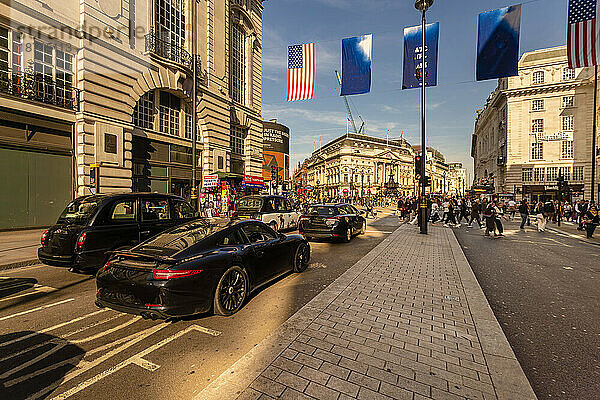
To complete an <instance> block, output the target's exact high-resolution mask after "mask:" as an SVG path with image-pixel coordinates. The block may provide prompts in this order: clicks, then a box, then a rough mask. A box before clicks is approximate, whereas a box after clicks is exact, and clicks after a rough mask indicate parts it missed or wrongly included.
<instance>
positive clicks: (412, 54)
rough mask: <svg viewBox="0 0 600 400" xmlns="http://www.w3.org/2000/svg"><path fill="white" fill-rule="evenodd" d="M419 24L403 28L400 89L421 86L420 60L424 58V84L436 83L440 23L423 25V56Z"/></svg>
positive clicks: (432, 84) (431, 84)
mask: <svg viewBox="0 0 600 400" xmlns="http://www.w3.org/2000/svg"><path fill="white" fill-rule="evenodd" d="M421 31H422V29H421V26H420V25H419V26H411V27H409V28H404V74H403V78H402V89H413V88H418V87H421V82H422V79H421V74H422V64H421V63H422V61H423V58H424V59H425V86H435V85H437V56H438V41H439V36H440V23H439V22H436V23H433V24H428V25H425V57H423V51H422V49H421V47H423V36H422V34H421Z"/></svg>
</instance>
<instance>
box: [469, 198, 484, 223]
mask: <svg viewBox="0 0 600 400" xmlns="http://www.w3.org/2000/svg"><path fill="white" fill-rule="evenodd" d="M480 214H481V201H480V200H479V199H477V200H475V201H473V202H471V219H470V220H469V225H468V227H469V228H472V227H473V220H476V221H477V224H478V225H479V229H483V225H482V224H481V217H480Z"/></svg>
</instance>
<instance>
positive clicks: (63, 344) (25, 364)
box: [0, 342, 67, 379]
mask: <svg viewBox="0 0 600 400" xmlns="http://www.w3.org/2000/svg"><path fill="white" fill-rule="evenodd" d="M66 345H67V342H64V343H60V344H58V345H56V346H54V347H52V348H51V349H50V350H48V351H46V352H44V353H42V354H40V355H39V356H37V357H34V358H32V359H31V360H29V361H27V362H25V363H23V364H20V365H18V366H16V367H14V368H13V369H11V370H8V371H6V372H5V373H3V374H2V375H0V379H6V378H8V377H9V376H11V375H14V374H15V373H17V372H19V371H21V370H22V369H25V368H27V367H29V366H30V365H33V364H35V363H37V362H38V361H40V360H43V359H44V358H46V357H48V356H49V355H51V354H54V353H56V352H57V351H59V350H60V349H62V348H63V347H65V346H66Z"/></svg>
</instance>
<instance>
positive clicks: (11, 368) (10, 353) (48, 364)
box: [0, 331, 85, 400]
mask: <svg viewBox="0 0 600 400" xmlns="http://www.w3.org/2000/svg"><path fill="white" fill-rule="evenodd" d="M84 355H85V351H84V350H83V349H82V348H80V347H79V346H76V345H74V344H72V343H69V342H68V341H66V340H64V339H62V338H59V337H56V336H53V335H48V334H43V333H37V332H34V331H21V332H14V333H10V334H7V335H2V336H0V399H15V400H16V399H27V398H35V399H44V398H46V397H48V395H49V394H51V393H52V391H53V390H54V388H56V387H58V386H59V385H60V384H61V383H62V382H63V380H64V378H65V376H66V374H67V373H68V372H69V371H71V370H72V369H73V368H75V366H76V365H77V364H78V363H79V361H80V360H81V359H82V358H83V356H84Z"/></svg>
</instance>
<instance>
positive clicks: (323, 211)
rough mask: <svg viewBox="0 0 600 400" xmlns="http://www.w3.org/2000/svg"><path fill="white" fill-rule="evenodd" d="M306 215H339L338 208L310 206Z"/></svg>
mask: <svg viewBox="0 0 600 400" xmlns="http://www.w3.org/2000/svg"><path fill="white" fill-rule="evenodd" d="M306 213H307V214H308V215H321V216H330V215H336V214H337V208H336V207H328V206H310V207H308V209H307V210H306Z"/></svg>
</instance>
